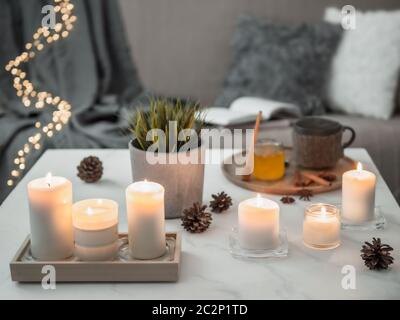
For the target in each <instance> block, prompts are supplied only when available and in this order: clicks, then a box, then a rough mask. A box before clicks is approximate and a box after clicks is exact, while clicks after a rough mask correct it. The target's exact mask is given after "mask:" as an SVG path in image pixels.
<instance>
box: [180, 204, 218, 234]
mask: <svg viewBox="0 0 400 320" xmlns="http://www.w3.org/2000/svg"><path fill="white" fill-rule="evenodd" d="M206 208H207V206H203V205H201V204H200V203H198V202H196V203H194V204H193V206H192V207H190V208H188V209H185V210H183V215H182V218H181V219H182V226H183V227H184V228H185V230H186V231H189V232H191V233H202V232H204V231H206V230H207V229H208V227H209V226H210V224H211V221H212V217H211V213H209V212H206V211H205V210H206Z"/></svg>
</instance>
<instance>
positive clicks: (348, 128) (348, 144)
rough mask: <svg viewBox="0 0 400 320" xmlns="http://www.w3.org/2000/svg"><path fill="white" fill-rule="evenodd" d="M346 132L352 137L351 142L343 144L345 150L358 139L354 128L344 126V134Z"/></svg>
mask: <svg viewBox="0 0 400 320" xmlns="http://www.w3.org/2000/svg"><path fill="white" fill-rule="evenodd" d="M346 130H349V131H350V133H351V137H350V139H349V141H347V142H345V143H343V146H342V148H343V149H344V148H347V147H349V146H350V145H351V144H352V143H353V142H354V140H355V138H356V132H355V131H354V129H353V128H351V127H347V126H344V127H343V132H344V131H346Z"/></svg>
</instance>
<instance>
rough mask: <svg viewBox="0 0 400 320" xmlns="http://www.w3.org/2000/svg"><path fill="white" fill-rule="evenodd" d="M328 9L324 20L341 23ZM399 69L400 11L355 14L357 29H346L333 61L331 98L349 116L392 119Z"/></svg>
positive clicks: (330, 87)
mask: <svg viewBox="0 0 400 320" xmlns="http://www.w3.org/2000/svg"><path fill="white" fill-rule="evenodd" d="M341 17H342V15H341V11H340V10H338V9H336V8H328V9H327V10H326V12H325V21H327V22H331V23H340V21H341ZM399 70H400V10H396V11H373V12H372V11H371V12H360V11H358V10H357V11H356V28H355V30H345V31H344V34H343V38H342V40H341V42H340V44H339V47H338V49H337V52H336V54H335V56H334V58H333V62H332V74H331V79H330V81H329V83H328V88H327V89H328V99H329V102H330V104H331V105H332V107H333V108H334V109H336V110H341V111H344V112H347V113H352V114H359V115H364V116H371V117H375V118H381V119H389V118H390V117H391V116H392V114H393V112H394V110H395V106H396V102H395V101H396V95H397V92H396V90H397V82H398V78H399Z"/></svg>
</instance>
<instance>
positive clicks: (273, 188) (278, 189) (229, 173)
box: [222, 148, 357, 195]
mask: <svg viewBox="0 0 400 320" xmlns="http://www.w3.org/2000/svg"><path fill="white" fill-rule="evenodd" d="M291 153H292V152H291V149H289V148H287V149H285V156H286V161H288V163H289V166H288V167H287V168H286V173H285V176H284V177H283V178H282V179H281V180H278V181H272V182H267V181H260V180H257V179H255V178H254V177H251V178H250V180H249V181H244V180H243V179H242V176H238V175H236V174H235V169H236V168H238V167H239V166H238V165H237V164H235V161H233V160H232V157H234V155H233V156H232V157H229V158H227V159H225V161H224V162H223V163H222V171H223V173H224V175H225V177H226V178H227V179H228V180H229V181H231V182H232V183H233V184H235V185H237V186H239V187H242V188H245V189H248V190H251V191H255V192H260V193H270V194H278V195H296V194H298V193H299V192H300V191H301V190H302V189H308V190H311V191H312V192H313V193H314V194H317V193H324V192H329V191H333V190H337V189H340V188H341V187H342V175H343V173H344V172H346V171H349V170H353V169H355V168H356V165H357V164H356V161H354V160H353V159H351V158H348V157H343V158H342V159H340V160H339V161H338V163H337V165H336V167H335V168H331V169H329V170H306V169H301V168H298V167H297V165H296V163H294V161H292V160H291ZM296 170H300V171H301V172H309V173H312V174H315V175H318V174H319V173H321V172H330V173H334V174H335V175H336V177H337V178H336V181H334V182H332V183H331V184H330V185H329V186H321V185H318V184H316V183H313V184H311V185H309V186H307V187H297V186H295V185H294V184H293V180H294V173H295V171H296Z"/></svg>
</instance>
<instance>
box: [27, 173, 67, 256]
mask: <svg viewBox="0 0 400 320" xmlns="http://www.w3.org/2000/svg"><path fill="white" fill-rule="evenodd" d="M28 198H29V209H30V215H29V217H30V229H31V235H30V238H31V240H30V241H31V253H32V255H33V257H34V258H35V259H37V260H41V261H55V260H63V259H65V258H68V257H70V256H71V255H72V253H73V249H74V240H73V231H72V213H71V211H72V184H71V182H70V181H68V180H67V179H65V178H63V177H53V176H52V175H51V173H49V174H47V176H46V177H44V178H40V179H36V180H33V181H31V182H29V184H28Z"/></svg>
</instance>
